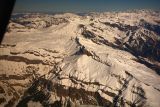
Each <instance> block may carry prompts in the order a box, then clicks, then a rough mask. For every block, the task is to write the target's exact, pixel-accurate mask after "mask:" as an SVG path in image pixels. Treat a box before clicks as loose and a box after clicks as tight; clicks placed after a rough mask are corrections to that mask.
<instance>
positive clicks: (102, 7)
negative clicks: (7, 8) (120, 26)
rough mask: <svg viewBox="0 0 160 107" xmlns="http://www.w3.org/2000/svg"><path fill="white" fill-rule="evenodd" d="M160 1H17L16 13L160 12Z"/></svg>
mask: <svg viewBox="0 0 160 107" xmlns="http://www.w3.org/2000/svg"><path fill="white" fill-rule="evenodd" d="M159 4H160V0H152V1H151V0H134V1H129V0H94V1H91V0H79V1H75V0H45V1H44V0H17V1H16V3H15V7H14V10H13V12H14V13H22V12H41V13H65V12H71V13H87V12H105V11H126V10H135V9H151V10H160V6H159Z"/></svg>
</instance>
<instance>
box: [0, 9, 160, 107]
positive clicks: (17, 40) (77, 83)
mask: <svg viewBox="0 0 160 107" xmlns="http://www.w3.org/2000/svg"><path fill="white" fill-rule="evenodd" d="M159 13H160V12H157V11H148V10H137V11H128V12H104V13H90V14H85V15H82V16H81V15H77V14H73V13H64V14H53V15H52V14H50V15H48V14H40V13H26V14H14V15H13V17H12V18H11V20H10V23H9V26H8V30H7V32H6V34H5V37H4V40H3V41H2V44H1V45H0V106H2V107H113V106H114V107H159V105H160V102H159V99H160V23H159V22H160V15H159Z"/></svg>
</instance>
